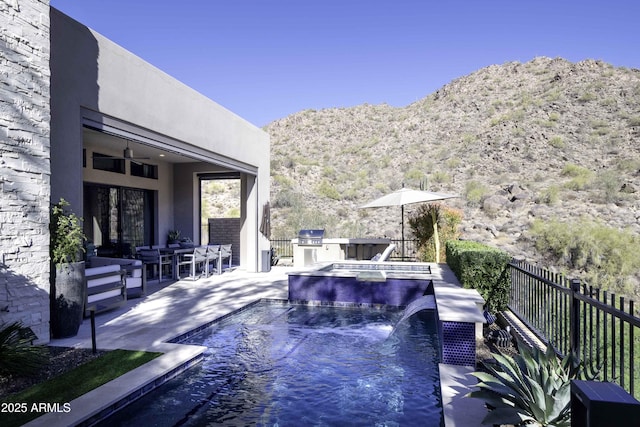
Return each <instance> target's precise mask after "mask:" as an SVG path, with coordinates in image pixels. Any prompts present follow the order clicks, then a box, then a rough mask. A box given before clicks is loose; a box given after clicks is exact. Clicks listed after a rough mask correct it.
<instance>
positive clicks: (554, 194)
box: [540, 185, 560, 205]
mask: <svg viewBox="0 0 640 427" xmlns="http://www.w3.org/2000/svg"><path fill="white" fill-rule="evenodd" d="M559 200H560V188H559V187H558V186H557V185H550V186H549V188H547V189H546V190H544V191H543V192H542V194H541V195H540V202H541V203H545V204H547V205H555V204H556V203H558V201H559Z"/></svg>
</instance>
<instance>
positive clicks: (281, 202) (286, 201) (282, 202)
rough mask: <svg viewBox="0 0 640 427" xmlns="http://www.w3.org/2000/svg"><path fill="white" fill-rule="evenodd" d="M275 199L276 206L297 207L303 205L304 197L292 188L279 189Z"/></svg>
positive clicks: (274, 204)
mask: <svg viewBox="0 0 640 427" xmlns="http://www.w3.org/2000/svg"><path fill="white" fill-rule="evenodd" d="M274 199H275V200H273V207H274V208H296V207H298V206H301V205H302V197H301V196H300V194H299V193H297V192H296V191H294V190H292V189H286V190H282V191H279V192H278V193H277V194H276V197H275V198H274Z"/></svg>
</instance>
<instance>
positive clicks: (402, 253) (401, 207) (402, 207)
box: [400, 205, 404, 261]
mask: <svg viewBox="0 0 640 427" xmlns="http://www.w3.org/2000/svg"><path fill="white" fill-rule="evenodd" d="M400 209H401V212H402V214H401V215H402V227H401V229H402V250H401V251H400V253H401V255H402V261H404V205H402V206H400Z"/></svg>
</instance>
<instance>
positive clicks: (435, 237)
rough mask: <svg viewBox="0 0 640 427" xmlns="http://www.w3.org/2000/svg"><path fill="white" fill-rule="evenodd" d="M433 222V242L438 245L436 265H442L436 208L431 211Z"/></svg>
mask: <svg viewBox="0 0 640 427" xmlns="http://www.w3.org/2000/svg"><path fill="white" fill-rule="evenodd" d="M431 222H433V242H434V243H435V245H436V263H438V264H439V263H440V236H438V218H437V217H436V210H435V208H434V209H432V210H431Z"/></svg>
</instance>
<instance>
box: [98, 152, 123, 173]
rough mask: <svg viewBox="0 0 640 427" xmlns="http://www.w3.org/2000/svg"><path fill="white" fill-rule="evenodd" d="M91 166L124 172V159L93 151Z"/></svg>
mask: <svg viewBox="0 0 640 427" xmlns="http://www.w3.org/2000/svg"><path fill="white" fill-rule="evenodd" d="M93 168H94V169H98V170H102V171H107V172H116V173H125V168H124V159H119V158H116V157H111V156H107V155H106V154H100V153H93Z"/></svg>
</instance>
